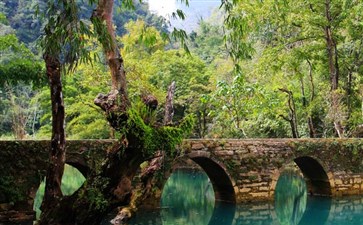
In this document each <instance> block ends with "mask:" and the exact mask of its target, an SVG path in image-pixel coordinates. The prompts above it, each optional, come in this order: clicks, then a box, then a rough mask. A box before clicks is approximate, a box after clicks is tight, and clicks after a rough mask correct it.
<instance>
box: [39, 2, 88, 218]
mask: <svg viewBox="0 0 363 225" xmlns="http://www.w3.org/2000/svg"><path fill="white" fill-rule="evenodd" d="M45 17H46V19H47V22H46V24H45V26H44V37H43V39H42V41H41V46H42V48H43V50H44V53H43V58H44V61H45V66H46V74H47V77H48V80H49V88H50V92H51V103H52V138H51V148H50V153H49V160H50V162H49V167H48V170H47V175H46V184H45V194H44V200H43V203H42V210H43V211H44V213H43V214H42V215H47V212H48V211H49V210H51V209H52V208H53V207H55V206H57V205H58V204H59V201H60V199H61V197H62V196H63V195H62V191H61V180H62V176H63V171H64V164H65V156H66V152H65V131H64V127H65V125H64V117H65V111H64V102H63V93H62V81H61V74H62V72H63V73H65V71H66V68H65V65H67V64H68V65H69V67H68V69H72V68H73V67H74V66H75V64H76V63H77V62H78V61H79V60H84V61H87V60H89V54H87V53H88V52H87V50H86V49H85V48H84V47H85V46H84V45H85V42H84V41H83V38H82V36H89V35H90V34H91V33H90V32H89V28H87V27H86V25H85V24H84V23H83V22H82V21H79V20H78V18H79V17H78V7H77V4H76V2H75V1H73V0H72V1H65V0H64V1H55V2H53V1H50V2H48V10H47V12H46V14H45ZM62 56H63V57H62ZM61 57H62V58H63V62H62V61H61ZM79 57H80V58H79ZM43 218H44V217H43ZM41 222H44V220H43V219H42V220H41Z"/></svg>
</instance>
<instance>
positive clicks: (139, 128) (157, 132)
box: [123, 108, 194, 156]
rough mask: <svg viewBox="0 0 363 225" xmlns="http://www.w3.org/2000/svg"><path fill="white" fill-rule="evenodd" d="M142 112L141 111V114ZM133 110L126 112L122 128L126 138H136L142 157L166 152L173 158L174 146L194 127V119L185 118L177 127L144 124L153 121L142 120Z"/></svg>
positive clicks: (138, 113)
mask: <svg viewBox="0 0 363 225" xmlns="http://www.w3.org/2000/svg"><path fill="white" fill-rule="evenodd" d="M143 111H144V110H142V112H143ZM143 117H145V116H142V114H140V112H138V111H136V109H135V108H131V109H130V110H129V111H128V120H127V122H126V126H125V127H124V128H123V132H124V135H125V136H126V137H130V136H131V137H136V138H137V139H138V140H139V142H138V144H139V145H140V146H138V147H140V149H142V152H143V155H144V156H150V155H152V154H154V153H155V152H156V151H157V150H161V151H166V152H167V153H169V154H170V155H171V156H174V152H175V149H176V146H177V145H178V144H180V143H181V142H182V141H183V139H184V138H185V137H186V136H187V135H188V134H190V132H191V130H192V129H193V125H194V118H193V117H192V116H187V117H186V118H185V119H184V120H183V121H181V123H179V125H178V126H157V125H156V124H153V123H148V124H146V123H145V121H154V120H153V119H145V118H143Z"/></svg>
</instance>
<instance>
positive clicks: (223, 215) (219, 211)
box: [208, 203, 236, 225]
mask: <svg viewBox="0 0 363 225" xmlns="http://www.w3.org/2000/svg"><path fill="white" fill-rule="evenodd" d="M235 213H236V205H235V204H228V203H216V204H215V205H214V211H213V215H212V217H211V219H210V221H209V223H208V225H220V224H226V225H229V224H232V223H233V220H234V217H235Z"/></svg>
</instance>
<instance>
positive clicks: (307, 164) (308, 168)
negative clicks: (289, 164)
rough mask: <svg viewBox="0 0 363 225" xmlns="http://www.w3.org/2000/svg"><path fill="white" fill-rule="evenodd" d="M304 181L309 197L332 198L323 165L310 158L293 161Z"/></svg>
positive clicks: (298, 158) (305, 157) (303, 157)
mask: <svg viewBox="0 0 363 225" xmlns="http://www.w3.org/2000/svg"><path fill="white" fill-rule="evenodd" d="M294 162H295V163H296V165H297V166H298V167H299V168H300V170H301V172H302V173H303V175H304V178H305V180H306V186H307V189H308V190H307V191H308V193H309V194H311V195H318V196H332V186H331V183H330V179H329V176H328V173H327V172H326V170H325V169H324V167H323V164H322V163H321V162H319V161H318V160H317V159H315V158H313V157H310V156H301V157H297V158H295V159H294Z"/></svg>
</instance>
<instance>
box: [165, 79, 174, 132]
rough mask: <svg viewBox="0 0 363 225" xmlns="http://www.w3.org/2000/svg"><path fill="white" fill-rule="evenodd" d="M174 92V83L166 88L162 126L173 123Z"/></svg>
mask: <svg viewBox="0 0 363 225" xmlns="http://www.w3.org/2000/svg"><path fill="white" fill-rule="evenodd" d="M174 92H175V81H173V82H172V83H171V85H170V86H169V88H168V94H167V96H166V102H165V115H164V125H170V124H172V123H173V116H174V107H173V97H174Z"/></svg>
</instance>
